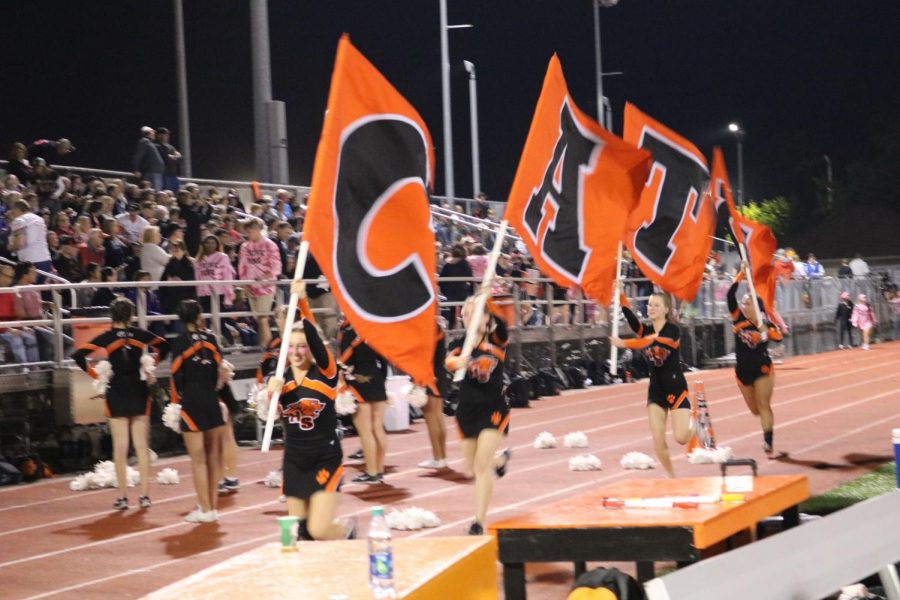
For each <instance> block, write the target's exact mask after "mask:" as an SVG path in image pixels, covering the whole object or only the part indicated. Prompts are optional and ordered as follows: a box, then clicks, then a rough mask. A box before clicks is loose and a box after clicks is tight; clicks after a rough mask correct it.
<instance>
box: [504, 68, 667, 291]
mask: <svg viewBox="0 0 900 600" xmlns="http://www.w3.org/2000/svg"><path fill="white" fill-rule="evenodd" d="M649 166H650V154H649V153H648V152H646V151H643V150H638V149H637V148H635V147H634V146H632V145H630V144H628V143H626V142H624V141H623V140H621V139H619V138H617V137H616V136H614V135H613V134H611V133H609V132H608V131H606V130H605V129H603V128H602V127H600V125H599V124H597V123H596V122H595V121H593V120H592V119H591V118H590V117H588V116H587V115H585V114H584V113H583V112H581V111H580V110H579V109H578V107H577V106H575V103H574V102H573V101H572V99H571V97H570V96H569V91H568V88H567V87H566V81H565V78H564V77H563V72H562V67H561V65H560V63H559V59H558V58H557V56H556V55H553V57H552V58H551V59H550V65H549V66H548V68H547V74H546V76H545V77H544V87H543V89H542V90H541V96H540V98H539V99H538V103H537V108H536V109H535V112H534V118H533V120H532V121H531V129H530V130H529V131H528V139H527V140H526V141H525V148H524V150H523V151H522V158H521V160H520V161H519V169H518V171H517V172H516V178H515V180H514V181H513V185H512V190H511V191H510V193H509V200H508V202H507V205H506V216H505V218H506V219H508V220H509V222H510V224H511V225H512V226H513V227H515V229H516V231H518V232H519V234H520V235H521V236H522V240H523V241H524V242H525V245H526V246H527V247H528V251H529V252H530V253H531V255H532V256H533V257H534V260H535V262H536V263H537V265H538V267H539V268H540V270H541V272H542V273H544V274H545V275H546V276H548V277H551V278H552V279H553V280H554V281H555V282H556V283H557V284H558V285H560V286H563V287H566V288H568V287H572V286H574V285H578V286H581V288H582V289H583V290H584V292H585V293H586V294H587V295H588V296H589V297H591V298H593V299H594V300H596V301H597V302H599V303H601V304H608V303H609V300H610V297H611V295H612V282H613V280H614V279H615V276H616V253H617V248H618V244H619V242H620V241H622V240H623V239H624V236H625V224H626V222H627V219H628V215H629V213H630V212H631V211H632V210H633V209H634V208H635V206H637V202H638V198H639V197H640V193H641V189H642V188H643V186H644V181H645V180H646V178H647V173H648V169H649Z"/></svg>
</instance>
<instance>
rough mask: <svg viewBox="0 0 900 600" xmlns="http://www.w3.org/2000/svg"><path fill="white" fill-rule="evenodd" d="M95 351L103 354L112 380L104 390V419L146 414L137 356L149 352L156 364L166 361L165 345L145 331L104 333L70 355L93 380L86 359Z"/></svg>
mask: <svg viewBox="0 0 900 600" xmlns="http://www.w3.org/2000/svg"><path fill="white" fill-rule="evenodd" d="M98 350H105V351H106V356H107V360H109V364H110V365H112V376H111V377H110V379H109V387H107V389H106V416H107V417H136V416H139V415H149V414H150V393H149V391H148V389H147V382H146V381H142V380H141V356H143V354H144V352H145V351H148V352H152V353H153V354H154V356H155V358H156V362H157V363H159V361H160V360H162V359H163V358H165V357H166V354H167V353H168V351H169V343H168V342H166V340H164V339H163V338H161V337H159V336H156V335H153V334H152V333H150V332H149V331H147V330H146V329H140V328H138V327H129V328H127V329H119V328H113V329H110V330H109V331H105V332H103V333H101V334H100V335H98V336H97V337H95V338H94V339H92V340H91V341H90V342H88V343H87V344H84V345H83V346H81V347H80V348H78V349H77V350H75V352H73V353H72V358H73V359H74V360H75V363H76V364H77V365H78V366H79V367H81V369H82V370H83V371H84V372H86V373H87V374H88V375H90V376H91V377H92V378H94V379H96V378H97V373H96V372H95V371H94V368H93V367H92V366H91V365H89V364H88V362H87V358H88V357H89V356H90V355H91V354H93V353H94V352H96V351H98Z"/></svg>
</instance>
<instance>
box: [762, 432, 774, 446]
mask: <svg viewBox="0 0 900 600" xmlns="http://www.w3.org/2000/svg"><path fill="white" fill-rule="evenodd" d="M774 435H775V432H773V431H763V440H765V442H766V444H767V445H768V446H769V448H771V447H772V438H773V436H774Z"/></svg>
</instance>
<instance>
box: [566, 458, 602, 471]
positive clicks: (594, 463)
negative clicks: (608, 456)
mask: <svg viewBox="0 0 900 600" xmlns="http://www.w3.org/2000/svg"><path fill="white" fill-rule="evenodd" d="M602 464H603V463H601V462H600V459H599V458H597V457H596V456H594V455H593V454H579V455H578V456H573V457H572V458H570V459H569V470H570V471H599V470H600V467H601V466H602Z"/></svg>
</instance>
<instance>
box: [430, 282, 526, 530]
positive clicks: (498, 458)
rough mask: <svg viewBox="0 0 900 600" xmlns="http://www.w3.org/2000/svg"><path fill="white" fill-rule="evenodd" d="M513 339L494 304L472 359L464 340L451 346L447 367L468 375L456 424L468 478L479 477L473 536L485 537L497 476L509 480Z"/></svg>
mask: <svg viewBox="0 0 900 600" xmlns="http://www.w3.org/2000/svg"><path fill="white" fill-rule="evenodd" d="M475 298H476V297H475V296H472V297H470V298H468V299H467V300H466V302H465V304H464V305H463V310H462V317H463V323H464V324H465V326H466V328H467V329H468V327H469V322H470V321H471V320H472V318H473V316H472V312H473V310H474V308H475ZM508 339H509V335H508V332H507V329H506V322H505V321H504V320H503V318H502V317H501V316H500V315H499V313H497V312H496V309H495V307H494V306H493V303H491V302H488V305H487V311H486V312H485V313H484V315H482V319H481V323H479V326H478V338H477V340H478V341H477V343H476V344H475V347H474V348H473V350H472V354H471V356H462V347H463V343H464V340H463V339H462V338H457V339H455V340H454V341H452V342H451V343H450V347H449V349H448V356H447V359H446V361H445V364H446V366H447V370H448V371H450V372H451V373H455V372H456V371H458V370H459V369H465V370H466V375H465V377H464V378H463V380H462V381H461V382H460V385H459V406H458V407H457V409H456V422H457V425H458V426H459V431H460V434H461V436H462V441H461V442H460V446H461V447H462V451H463V456H464V457H465V461H466V473H467V474H468V475H470V476H471V475H474V476H475V520H474V521H473V522H472V525H471V526H470V527H469V535H482V534H483V533H484V519H485V517H486V516H487V509H488V504H489V503H490V501H491V494H492V493H493V488H494V481H493V476H494V475H496V476H497V477H503V476H504V475H505V474H506V465H507V463H508V462H509V457H510V455H511V451H510V450H509V449H508V448H507V449H506V450H504V451H503V452H501V453H500V454H499V455H498V454H497V448H498V447H499V446H500V441H501V439H502V438H503V436H505V435H507V434H508V433H509V417H510V411H509V404H508V403H507V402H506V400H505V399H504V398H503V366H504V364H505V361H506V344H507V341H508Z"/></svg>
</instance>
